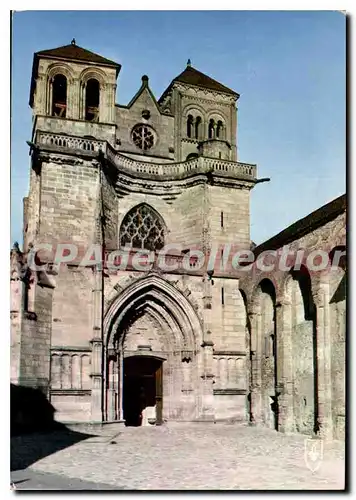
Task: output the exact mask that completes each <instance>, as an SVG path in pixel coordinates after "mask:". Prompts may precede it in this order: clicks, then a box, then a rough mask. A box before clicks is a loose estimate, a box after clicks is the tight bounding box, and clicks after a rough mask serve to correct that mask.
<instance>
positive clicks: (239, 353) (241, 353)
mask: <svg viewBox="0 0 356 500" xmlns="http://www.w3.org/2000/svg"><path fill="white" fill-rule="evenodd" d="M246 355H247V353H246V351H213V356H246Z"/></svg>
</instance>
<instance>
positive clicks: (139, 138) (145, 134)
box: [132, 125, 155, 151]
mask: <svg viewBox="0 0 356 500" xmlns="http://www.w3.org/2000/svg"><path fill="white" fill-rule="evenodd" d="M132 140H133V142H134V143H135V145H136V146H137V147H138V148H140V149H143V150H145V151H147V149H151V148H152V146H153V145H154V142H155V136H154V132H153V130H152V129H151V128H150V127H148V126H147V125H136V127H135V128H134V129H133V131H132Z"/></svg>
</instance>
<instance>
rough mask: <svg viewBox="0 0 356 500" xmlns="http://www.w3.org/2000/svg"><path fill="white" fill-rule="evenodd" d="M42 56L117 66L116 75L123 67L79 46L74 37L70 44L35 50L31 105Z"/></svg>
mask: <svg viewBox="0 0 356 500" xmlns="http://www.w3.org/2000/svg"><path fill="white" fill-rule="evenodd" d="M41 57H44V58H51V59H52V58H53V59H64V60H68V59H69V60H72V61H73V60H74V61H81V62H86V63H94V64H98V65H102V66H111V67H113V68H116V77H117V75H118V73H119V71H120V69H121V64H118V63H116V62H114V61H111V60H110V59H106V57H102V56H99V54H95V53H94V52H91V51H90V50H87V49H83V47H79V46H78V45H76V43H75V40H74V39H73V41H72V43H71V44H70V45H63V46H62V47H57V48H55V49H49V50H40V51H39V52H35V54H34V56H33V64H32V77H31V89H30V101H29V104H30V106H31V107H32V105H33V93H34V89H35V81H36V78H37V72H38V61H39V59H40V58H41Z"/></svg>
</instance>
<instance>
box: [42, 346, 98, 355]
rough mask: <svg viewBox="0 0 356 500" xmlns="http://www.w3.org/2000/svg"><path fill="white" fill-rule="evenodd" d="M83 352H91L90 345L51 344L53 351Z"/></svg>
mask: <svg viewBox="0 0 356 500" xmlns="http://www.w3.org/2000/svg"><path fill="white" fill-rule="evenodd" d="M54 351H57V352H82V353H91V348H90V347H89V346H84V347H82V346H51V352H54Z"/></svg>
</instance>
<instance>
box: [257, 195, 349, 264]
mask: <svg viewBox="0 0 356 500" xmlns="http://www.w3.org/2000/svg"><path fill="white" fill-rule="evenodd" d="M346 201H347V200H346V194H343V195H341V196H339V197H338V198H335V200H332V201H330V202H329V203H327V204H326V205H323V206H322V207H320V208H318V209H317V210H315V211H314V212H312V213H311V214H309V215H307V216H306V217H303V218H302V219H299V220H298V221H297V222H294V224H292V225H291V226H288V227H287V228H286V229H284V230H283V231H281V232H280V233H278V234H276V235H275V236H273V237H272V238H270V239H269V240H267V241H265V242H263V243H261V244H260V245H258V246H257V247H256V248H255V249H254V250H253V252H254V254H255V256H257V255H259V254H261V253H262V252H265V251H267V250H276V249H278V248H281V247H283V246H284V245H288V244H289V243H291V242H292V241H294V240H296V239H298V238H301V237H302V236H304V235H305V234H308V233H311V232H312V231H314V230H315V229H317V228H318V227H320V226H322V225H323V224H326V223H327V222H329V221H330V220H333V219H334V218H336V217H337V216H338V215H340V214H342V213H343V212H345V210H346Z"/></svg>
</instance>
